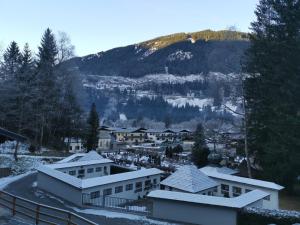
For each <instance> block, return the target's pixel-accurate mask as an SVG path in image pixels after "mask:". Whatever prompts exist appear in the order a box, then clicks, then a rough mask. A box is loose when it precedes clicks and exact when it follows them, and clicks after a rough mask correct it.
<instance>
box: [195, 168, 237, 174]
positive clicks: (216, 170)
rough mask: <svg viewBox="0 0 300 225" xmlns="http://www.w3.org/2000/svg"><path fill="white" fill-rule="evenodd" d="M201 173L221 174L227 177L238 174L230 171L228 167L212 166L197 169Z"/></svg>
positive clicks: (235, 171)
mask: <svg viewBox="0 0 300 225" xmlns="http://www.w3.org/2000/svg"><path fill="white" fill-rule="evenodd" d="M199 170H200V171H201V172H203V173H205V172H208V173H209V172H219V173H223V174H229V175H233V174H236V173H238V171H237V170H233V169H230V168H228V167H225V166H223V167H214V166H205V167H202V168H200V169H199Z"/></svg>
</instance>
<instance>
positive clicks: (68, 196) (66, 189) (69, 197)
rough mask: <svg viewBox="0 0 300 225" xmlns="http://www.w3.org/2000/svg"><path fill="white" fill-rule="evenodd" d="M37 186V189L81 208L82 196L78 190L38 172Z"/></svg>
mask: <svg viewBox="0 0 300 225" xmlns="http://www.w3.org/2000/svg"><path fill="white" fill-rule="evenodd" d="M37 185H38V186H37V187H38V188H40V189H42V190H44V191H46V192H49V193H51V194H53V195H55V196H58V197H60V198H62V199H65V200H66V201H69V202H71V203H74V204H75V205H78V206H81V204H82V199H81V196H82V195H81V190H80V189H78V188H75V187H73V186H71V185H69V184H67V183H64V182H62V181H60V180H58V179H55V178H53V177H50V176H48V175H46V174H44V173H41V172H38V175H37Z"/></svg>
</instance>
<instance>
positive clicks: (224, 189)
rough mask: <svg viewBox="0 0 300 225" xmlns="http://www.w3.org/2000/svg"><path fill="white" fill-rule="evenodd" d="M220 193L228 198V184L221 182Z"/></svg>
mask: <svg viewBox="0 0 300 225" xmlns="http://www.w3.org/2000/svg"><path fill="white" fill-rule="evenodd" d="M221 193H222V194H223V196H224V197H226V198H229V185H227V184H221Z"/></svg>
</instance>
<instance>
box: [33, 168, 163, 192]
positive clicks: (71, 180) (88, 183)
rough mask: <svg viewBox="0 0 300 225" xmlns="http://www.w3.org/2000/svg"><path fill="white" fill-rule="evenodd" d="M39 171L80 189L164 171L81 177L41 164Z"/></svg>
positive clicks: (149, 170) (148, 170)
mask: <svg viewBox="0 0 300 225" xmlns="http://www.w3.org/2000/svg"><path fill="white" fill-rule="evenodd" d="M38 171H39V172H42V173H44V174H47V175H48V176H51V177H54V178H56V179H58V180H61V181H63V182H65V183H67V184H69V185H72V186H74V187H76V188H80V189H83V188H90V187H95V186H100V185H104V184H110V183H116V182H121V181H126V180H132V179H136V178H141V177H147V176H151V175H158V174H161V173H163V171H161V170H159V169H156V168H152V169H143V170H137V171H132V172H125V173H118V174H114V175H107V176H102V177H94V178H87V179H79V178H77V177H74V176H71V175H69V174H67V173H63V172H61V171H58V170H55V169H52V168H51V167H49V166H40V167H39V168H38Z"/></svg>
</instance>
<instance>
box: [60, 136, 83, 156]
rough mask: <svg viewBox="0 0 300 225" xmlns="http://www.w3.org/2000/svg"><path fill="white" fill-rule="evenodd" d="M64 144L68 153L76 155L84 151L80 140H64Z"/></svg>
mask: <svg viewBox="0 0 300 225" xmlns="http://www.w3.org/2000/svg"><path fill="white" fill-rule="evenodd" d="M64 142H65V144H66V145H67V146H68V150H69V152H72V153H76V152H82V151H84V147H83V143H82V140H81V139H80V138H65V140H64Z"/></svg>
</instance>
